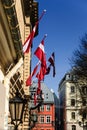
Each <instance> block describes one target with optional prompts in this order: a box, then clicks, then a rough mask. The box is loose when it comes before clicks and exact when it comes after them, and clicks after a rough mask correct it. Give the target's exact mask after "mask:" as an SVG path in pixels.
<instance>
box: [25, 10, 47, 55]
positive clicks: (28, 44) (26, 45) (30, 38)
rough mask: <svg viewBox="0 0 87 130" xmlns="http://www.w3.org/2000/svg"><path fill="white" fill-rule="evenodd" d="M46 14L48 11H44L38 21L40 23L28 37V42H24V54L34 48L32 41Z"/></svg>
mask: <svg viewBox="0 0 87 130" xmlns="http://www.w3.org/2000/svg"><path fill="white" fill-rule="evenodd" d="M45 12H46V10H44V11H43V12H42V14H41V16H40V18H39V19H38V21H37V22H36V23H35V26H34V27H33V30H32V31H31V33H30V35H29V36H28V38H27V39H26V41H25V42H24V45H23V53H29V50H30V48H31V46H32V41H33V38H34V35H35V33H36V30H37V26H38V24H39V21H40V20H41V18H42V17H43V15H44V13H45Z"/></svg>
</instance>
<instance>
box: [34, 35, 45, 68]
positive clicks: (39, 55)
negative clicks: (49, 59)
mask: <svg viewBox="0 0 87 130" xmlns="http://www.w3.org/2000/svg"><path fill="white" fill-rule="evenodd" d="M46 36H47V35H45V36H44V38H43V39H42V41H41V43H40V45H39V46H38V47H37V49H36V51H35V52H34V55H36V56H37V58H38V59H39V60H40V61H41V66H44V68H45V69H46V54H45V51H44V39H45V38H46Z"/></svg>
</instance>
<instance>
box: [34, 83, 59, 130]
mask: <svg viewBox="0 0 87 130" xmlns="http://www.w3.org/2000/svg"><path fill="white" fill-rule="evenodd" d="M37 85H38V84H37V83H33V85H32V88H31V89H33V88H35V89H36V88H37ZM41 90H42V94H43V101H42V102H41V105H40V107H39V109H37V110H35V109H33V110H32V113H34V112H36V114H37V117H38V118H37V122H36V123H35V126H34V127H33V129H32V130H58V124H57V122H56V121H57V119H58V98H57V96H56V95H55V93H54V92H53V90H50V89H49V88H48V87H47V86H46V85H45V84H44V83H43V82H41ZM31 91H32V90H31ZM34 92H35V91H32V92H31V94H32V95H34V94H33V93H34ZM33 102H34V101H33ZM37 102H38V100H37ZM32 106H33V105H32Z"/></svg>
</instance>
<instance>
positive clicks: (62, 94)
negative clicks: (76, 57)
mask: <svg viewBox="0 0 87 130" xmlns="http://www.w3.org/2000/svg"><path fill="white" fill-rule="evenodd" d="M83 86H85V90H84V92H85V93H83V95H84V96H85V98H84V102H85V103H84V102H83V98H82V91H83V88H84V87H83ZM58 93H59V104H60V105H59V108H60V109H59V110H60V112H59V113H60V114H59V120H60V129H62V130H83V129H84V130H86V129H87V112H86V111H85V112H83V113H81V111H82V110H83V107H85V108H87V96H86V95H87V85H84V84H80V83H79V82H78V81H77V77H76V76H75V75H74V74H73V73H72V72H69V73H66V74H65V76H64V78H63V79H62V80H61V82H60V84H59V88H58ZM83 103H84V105H83Z"/></svg>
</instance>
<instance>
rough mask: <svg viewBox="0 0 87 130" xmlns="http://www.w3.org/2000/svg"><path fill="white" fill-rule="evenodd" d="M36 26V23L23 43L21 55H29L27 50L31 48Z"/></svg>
mask: <svg viewBox="0 0 87 130" xmlns="http://www.w3.org/2000/svg"><path fill="white" fill-rule="evenodd" d="M37 25H38V24H37V23H36V24H35V26H34V28H33V30H32V32H31V33H30V35H29V36H28V38H27V40H26V41H25V43H24V45H23V53H29V50H30V48H31V45H32V41H33V38H34V35H35V32H36V29H37Z"/></svg>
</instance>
